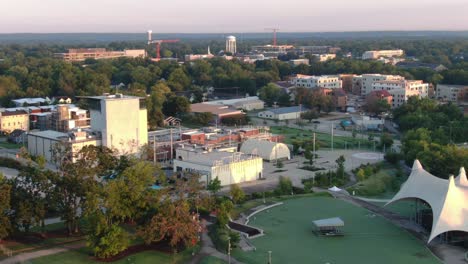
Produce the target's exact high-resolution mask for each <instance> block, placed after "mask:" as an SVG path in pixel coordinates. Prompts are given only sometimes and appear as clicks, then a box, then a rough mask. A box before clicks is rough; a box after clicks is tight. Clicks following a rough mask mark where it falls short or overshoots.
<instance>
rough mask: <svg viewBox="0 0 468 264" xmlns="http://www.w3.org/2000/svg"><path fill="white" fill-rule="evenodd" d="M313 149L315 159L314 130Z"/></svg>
mask: <svg viewBox="0 0 468 264" xmlns="http://www.w3.org/2000/svg"><path fill="white" fill-rule="evenodd" d="M313 142H314V143H313V151H314V159H315V132H314V141H313Z"/></svg>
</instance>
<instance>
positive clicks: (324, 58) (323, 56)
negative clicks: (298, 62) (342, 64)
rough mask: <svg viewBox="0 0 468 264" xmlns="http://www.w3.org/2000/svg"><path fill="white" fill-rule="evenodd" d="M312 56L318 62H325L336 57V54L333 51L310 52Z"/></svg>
mask: <svg viewBox="0 0 468 264" xmlns="http://www.w3.org/2000/svg"><path fill="white" fill-rule="evenodd" d="M312 56H314V57H316V58H317V60H318V61H319V62H325V61H328V60H333V59H335V58H336V54H333V53H327V54H312Z"/></svg>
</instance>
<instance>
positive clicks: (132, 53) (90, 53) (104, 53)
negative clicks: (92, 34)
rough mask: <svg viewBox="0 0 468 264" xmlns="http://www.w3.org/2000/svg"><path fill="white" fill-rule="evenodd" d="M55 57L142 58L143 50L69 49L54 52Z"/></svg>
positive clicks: (65, 58) (70, 59) (64, 58)
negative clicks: (64, 51) (63, 51)
mask: <svg viewBox="0 0 468 264" xmlns="http://www.w3.org/2000/svg"><path fill="white" fill-rule="evenodd" d="M54 56H55V57H56V58H59V59H62V60H65V61H84V60H86V59H95V60H99V59H114V58H120V57H129V58H138V57H141V58H144V57H146V51H145V50H123V51H108V50H106V49H105V48H89V49H69V50H68V52H66V53H55V54H54Z"/></svg>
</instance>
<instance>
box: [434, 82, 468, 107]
mask: <svg viewBox="0 0 468 264" xmlns="http://www.w3.org/2000/svg"><path fill="white" fill-rule="evenodd" d="M435 99H437V100H439V101H443V102H453V103H457V104H461V103H464V102H468V85H453V84H438V85H437V86H436V90H435Z"/></svg>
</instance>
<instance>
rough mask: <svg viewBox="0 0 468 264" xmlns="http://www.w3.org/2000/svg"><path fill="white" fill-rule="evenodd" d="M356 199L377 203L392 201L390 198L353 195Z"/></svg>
mask: <svg viewBox="0 0 468 264" xmlns="http://www.w3.org/2000/svg"><path fill="white" fill-rule="evenodd" d="M353 197H354V198H356V199H359V200H363V201H366V202H377V203H388V202H390V199H376V198H365V197H359V196H353Z"/></svg>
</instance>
